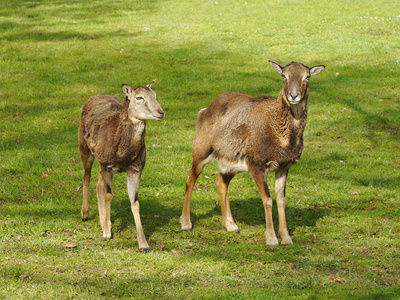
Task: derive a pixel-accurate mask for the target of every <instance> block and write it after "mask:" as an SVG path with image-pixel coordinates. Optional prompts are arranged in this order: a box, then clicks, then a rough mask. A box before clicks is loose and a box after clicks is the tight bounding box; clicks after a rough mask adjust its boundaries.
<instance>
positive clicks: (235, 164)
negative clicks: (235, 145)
mask: <svg viewBox="0 0 400 300" xmlns="http://www.w3.org/2000/svg"><path fill="white" fill-rule="evenodd" d="M218 166H219V170H220V172H221V173H222V174H237V173H240V172H248V171H249V166H248V165H247V163H246V158H245V157H242V158H240V159H239V160H237V161H229V160H225V159H223V158H222V159H218Z"/></svg>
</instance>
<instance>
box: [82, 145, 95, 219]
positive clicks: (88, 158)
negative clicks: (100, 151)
mask: <svg viewBox="0 0 400 300" xmlns="http://www.w3.org/2000/svg"><path fill="white" fill-rule="evenodd" d="M81 159H82V163H83V168H84V169H85V173H84V175H83V202H82V209H81V216H82V220H87V218H88V216H89V185H90V178H91V176H92V165H93V161H94V155H93V154H91V153H90V152H88V153H87V152H86V151H85V153H83V151H81Z"/></svg>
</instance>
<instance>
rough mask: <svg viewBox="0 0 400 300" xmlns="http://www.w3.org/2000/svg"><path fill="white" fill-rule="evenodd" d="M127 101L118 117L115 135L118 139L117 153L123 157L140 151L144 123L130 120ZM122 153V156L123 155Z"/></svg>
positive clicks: (142, 142) (142, 141)
mask: <svg viewBox="0 0 400 300" xmlns="http://www.w3.org/2000/svg"><path fill="white" fill-rule="evenodd" d="M128 106H129V100H126V101H125V102H124V104H123V108H122V111H121V116H120V124H119V126H118V129H117V135H118V136H119V137H120V139H119V145H118V153H119V154H120V155H121V156H124V155H125V153H127V152H131V151H138V150H140V148H141V146H142V144H144V138H145V133H146V131H145V129H146V122H145V121H142V120H139V119H133V118H130V117H129V115H128V109H127V108H128ZM123 153H124V154H123Z"/></svg>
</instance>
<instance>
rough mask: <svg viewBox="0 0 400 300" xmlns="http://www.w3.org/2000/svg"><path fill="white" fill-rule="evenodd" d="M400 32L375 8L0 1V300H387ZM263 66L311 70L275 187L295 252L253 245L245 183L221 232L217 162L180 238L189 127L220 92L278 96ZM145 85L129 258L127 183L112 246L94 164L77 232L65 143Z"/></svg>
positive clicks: (256, 219) (391, 280) (248, 183)
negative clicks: (96, 111) (286, 166)
mask: <svg viewBox="0 0 400 300" xmlns="http://www.w3.org/2000/svg"><path fill="white" fill-rule="evenodd" d="M399 28H400V9H399V6H398V4H396V3H395V1H383V0H374V1H372V0H366V1H345V0H332V1H312V0H309V1H306V0H273V1H268V2H265V1H259V0H255V1H225V0H218V1H205V0H195V1H178V0H169V1H168V0H167V1H150V0H143V1H127V0H117V1H108V0H104V1H94V0H88V1H78V0H75V1H62V0H60V1H49V0H38V1H17V0H12V1H3V2H1V3H0V116H1V119H0V150H1V151H0V175H1V178H2V180H1V182H0V299H22V298H44V299H70V298H76V299H101V298H119V297H121V298H137V299H157V298H166V297H168V298H171V299H199V298H200V299H225V298H226V299H230V298H231V299H286V298H292V299H400V281H399V278H400V276H399V275H400V271H399V265H400V189H399V179H400V176H399V171H400V158H399V157H400V155H399V142H400V132H399V127H400V97H399V94H400V83H399V79H400V48H399V45H400V44H399V33H400V30H399ZM268 60H273V61H277V62H280V63H284V64H287V63H290V62H291V61H292V60H294V61H299V62H303V63H304V64H306V65H308V66H310V67H311V66H313V65H318V64H324V65H326V69H325V70H324V71H323V72H322V73H321V74H320V75H318V76H316V77H315V78H314V77H313V78H312V79H311V80H310V86H311V92H310V102H309V111H308V124H307V128H306V131H305V134H304V143H305V147H304V151H303V155H302V158H301V160H300V162H299V163H298V164H296V165H295V166H293V167H292V168H291V171H290V174H289V179H288V184H287V199H288V201H287V217H288V226H289V230H290V232H291V234H292V239H293V242H294V245H293V246H290V247H284V246H278V247H267V246H266V245H265V240H264V230H265V220H264V209H263V206H262V203H261V199H260V196H259V193H258V190H257V188H256V186H255V184H254V182H253V180H252V179H251V177H250V176H249V175H248V174H240V175H237V176H236V177H235V179H234V180H233V181H232V184H231V186H230V195H231V207H232V212H233V214H234V217H235V220H236V222H237V224H238V226H239V228H240V234H236V233H228V232H226V231H225V229H224V228H223V227H222V224H221V222H222V216H221V212H220V207H219V200H218V195H217V191H216V187H215V177H216V175H217V174H218V169H217V165H216V164H215V163H214V164H210V165H209V166H207V167H206V169H205V170H204V172H203V173H202V176H201V178H199V180H198V182H197V188H196V190H195V191H194V193H193V201H192V221H193V225H194V228H193V231H191V232H183V231H181V229H180V224H179V216H180V214H181V209H182V205H183V197H184V191H185V181H186V174H187V172H188V170H189V168H190V164H191V143H192V139H193V135H194V129H195V120H196V116H197V112H198V111H199V109H201V108H203V107H206V106H208V105H209V104H210V103H211V102H212V101H213V100H214V99H215V98H216V96H217V95H218V94H220V93H222V92H224V91H227V90H230V91H238V92H242V93H247V94H250V95H253V96H259V95H272V96H277V95H278V92H279V89H280V87H281V78H280V76H279V74H277V73H276V71H275V70H273V69H272V67H271V66H270V65H269V64H268ZM153 79H157V82H156V84H155V85H154V86H153V89H154V90H155V91H156V92H157V99H158V101H159V103H160V104H161V105H162V107H163V108H164V110H165V112H166V118H165V119H164V120H163V121H160V122H155V121H149V122H148V123H147V136H146V144H147V163H146V168H145V170H144V172H143V176H142V183H141V190H140V195H139V198H140V203H141V216H142V223H143V225H144V231H145V234H146V237H147V240H148V242H149V244H150V247H151V252H150V253H147V254H144V253H141V252H139V249H138V247H137V242H136V230H135V226H134V221H133V216H132V213H131V211H130V204H129V198H128V195H127V192H126V179H125V175H123V174H121V175H116V176H115V181H114V192H115V197H114V201H113V205H112V222H113V234H114V238H113V239H111V240H105V239H103V238H102V234H101V229H100V228H99V227H98V212H97V203H96V196H95V180H96V179H95V178H96V175H97V172H98V171H97V170H98V167H97V165H95V168H94V171H93V175H94V176H93V178H92V185H91V187H92V189H91V199H90V204H91V212H90V217H89V220H88V221H86V222H83V221H81V219H80V206H81V201H82V191H77V189H78V188H79V186H80V185H81V184H82V182H81V181H82V180H81V178H82V175H83V169H82V167H81V163H80V160H79V154H78V149H77V130H78V126H79V120H80V109H81V107H82V105H83V104H84V102H85V101H86V100H87V99H88V98H89V97H90V96H92V95H95V94H111V95H114V94H120V99H121V101H122V100H123V97H122V93H121V89H120V86H121V84H123V83H127V84H130V85H132V86H136V85H144V84H148V83H150V82H151V81H152V80H153ZM269 182H270V188H271V191H272V192H273V190H274V188H273V187H274V184H273V176H272V175H271V176H269ZM274 221H275V226H276V229H277V226H278V222H277V221H278V220H277V209H276V207H274ZM69 243H75V244H76V247H75V248H65V245H67V244H69Z"/></svg>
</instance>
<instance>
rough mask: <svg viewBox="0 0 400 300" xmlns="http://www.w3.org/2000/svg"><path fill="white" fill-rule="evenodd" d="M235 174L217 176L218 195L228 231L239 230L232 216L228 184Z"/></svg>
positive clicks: (223, 222)
mask: <svg viewBox="0 0 400 300" xmlns="http://www.w3.org/2000/svg"><path fill="white" fill-rule="evenodd" d="M233 176H235V175H234V174H219V175H218V176H217V179H216V181H217V187H218V195H219V200H220V202H221V211H222V218H223V221H222V224H223V225H224V227H225V228H226V229H227V230H228V231H238V230H239V228H238V227H237V226H236V224H235V221H234V220H233V217H232V212H231V207H230V205H229V197H228V186H229V183H230V181H231V180H232V178H233Z"/></svg>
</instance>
